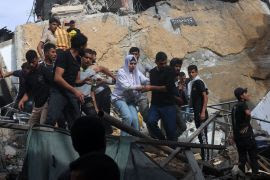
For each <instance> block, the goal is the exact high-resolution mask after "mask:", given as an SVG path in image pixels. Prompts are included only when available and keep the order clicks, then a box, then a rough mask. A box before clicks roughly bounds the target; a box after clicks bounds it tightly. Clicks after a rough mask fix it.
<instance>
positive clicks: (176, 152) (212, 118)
mask: <svg viewBox="0 0 270 180" xmlns="http://www.w3.org/2000/svg"><path fill="white" fill-rule="evenodd" d="M218 114H219V111H218V112H216V113H215V114H213V115H212V116H211V117H209V118H208V119H207V120H206V121H205V122H204V123H203V124H202V125H201V126H200V127H199V128H198V129H197V130H196V131H195V132H194V133H193V134H192V135H191V136H189V137H188V139H187V140H186V142H191V141H193V139H195V138H196V137H197V136H198V135H199V134H200V133H201V131H202V130H203V129H204V128H205V127H206V126H207V125H208V124H210V123H211V122H212V121H213V120H214V119H215V118H216V116H217V115H218ZM180 150H181V148H176V149H175V150H174V151H173V152H172V153H171V154H170V155H169V156H168V157H167V158H166V159H165V160H164V161H162V162H161V164H160V166H161V167H164V166H166V165H167V164H168V163H169V162H170V161H171V160H172V159H173V158H174V157H175V156H176V155H177V154H178V153H179V152H180Z"/></svg>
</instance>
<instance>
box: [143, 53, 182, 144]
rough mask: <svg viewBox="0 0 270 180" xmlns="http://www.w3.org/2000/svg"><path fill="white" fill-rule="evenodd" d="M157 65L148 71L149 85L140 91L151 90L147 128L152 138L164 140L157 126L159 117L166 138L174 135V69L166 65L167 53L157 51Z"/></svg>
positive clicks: (172, 137) (173, 137)
mask: <svg viewBox="0 0 270 180" xmlns="http://www.w3.org/2000/svg"><path fill="white" fill-rule="evenodd" d="M155 62H156V64H157V66H156V67H155V68H153V69H152V70H151V71H150V85H146V86H143V87H142V91H152V99H151V106H150V109H149V112H148V121H147V128H148V130H149V131H150V135H151V136H153V138H157V139H160V140H165V139H166V138H165V136H164V135H163V133H162V132H161V130H160V128H159V127H158V121H159V119H160V118H161V119H162V120H163V123H164V128H165V131H166V137H167V139H168V140H173V141H175V140H177V137H176V108H175V99H174V92H175V88H176V86H175V77H176V75H175V71H174V69H173V68H171V67H169V66H167V55H166V54H165V53H164V52H158V53H157V55H156V61H155Z"/></svg>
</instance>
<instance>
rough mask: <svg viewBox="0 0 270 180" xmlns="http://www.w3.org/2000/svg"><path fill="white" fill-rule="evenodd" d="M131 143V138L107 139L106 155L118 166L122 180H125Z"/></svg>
mask: <svg viewBox="0 0 270 180" xmlns="http://www.w3.org/2000/svg"><path fill="white" fill-rule="evenodd" d="M131 142H132V139H131V138H130V137H120V138H119V140H117V139H112V138H111V139H107V148H106V154H107V155H108V156H110V157H111V158H113V159H114V161H115V162H116V163H117V164H118V167H119V170H120V178H121V180H124V175H125V171H126V166H127V162H128V157H129V152H130V145H131Z"/></svg>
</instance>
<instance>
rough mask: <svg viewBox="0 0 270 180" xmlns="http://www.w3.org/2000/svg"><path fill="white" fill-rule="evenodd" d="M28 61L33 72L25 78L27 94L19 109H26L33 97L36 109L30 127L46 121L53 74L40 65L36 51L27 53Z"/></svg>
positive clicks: (31, 117)
mask: <svg viewBox="0 0 270 180" xmlns="http://www.w3.org/2000/svg"><path fill="white" fill-rule="evenodd" d="M26 60H27V63H28V64H29V65H30V66H31V71H30V73H29V74H28V75H27V76H26V77H25V94H24V96H23V98H22V99H21V100H20V102H19V109H23V108H24V103H25V102H26V101H27V100H28V99H29V97H30V96H31V97H33V101H34V108H33V110H32V113H31V116H30V119H29V125H30V126H32V125H34V124H40V122H41V121H42V122H43V123H44V121H45V118H46V108H45V104H46V102H47V100H48V97H49V90H50V83H51V81H52V72H51V71H50V70H49V69H47V68H46V67H45V66H42V65H40V64H39V63H38V56H37V53H36V51H34V50H29V51H27V52H26Z"/></svg>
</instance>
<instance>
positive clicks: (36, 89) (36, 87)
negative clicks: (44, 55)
mask: <svg viewBox="0 0 270 180" xmlns="http://www.w3.org/2000/svg"><path fill="white" fill-rule="evenodd" d="M51 81H52V72H50V71H49V70H48V69H46V68H45V67H44V66H42V65H40V66H39V67H38V68H37V69H36V70H34V71H33V72H32V73H30V74H29V75H28V76H27V77H26V81H25V84H26V85H25V88H26V91H27V92H30V93H31V94H32V96H33V98H34V102H35V107H41V106H43V104H44V103H45V102H46V101H47V99H48V97H49V90H50V83H51Z"/></svg>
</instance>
